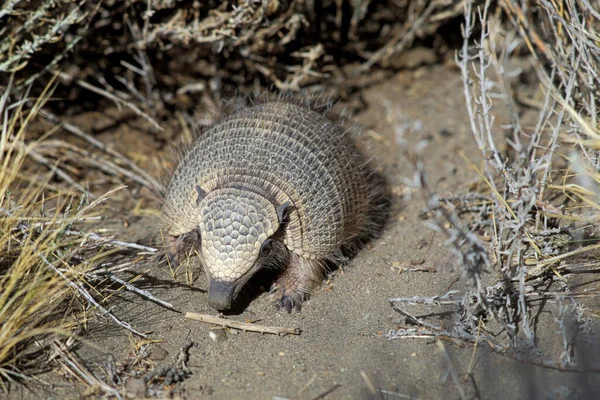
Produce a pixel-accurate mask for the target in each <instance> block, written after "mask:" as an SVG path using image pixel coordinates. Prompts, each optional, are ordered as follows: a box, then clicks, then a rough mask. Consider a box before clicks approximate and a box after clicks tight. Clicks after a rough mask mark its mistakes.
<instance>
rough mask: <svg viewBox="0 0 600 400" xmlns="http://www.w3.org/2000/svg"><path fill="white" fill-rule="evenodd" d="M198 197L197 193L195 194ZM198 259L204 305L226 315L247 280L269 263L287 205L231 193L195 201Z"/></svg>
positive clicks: (225, 191)
mask: <svg viewBox="0 0 600 400" xmlns="http://www.w3.org/2000/svg"><path fill="white" fill-rule="evenodd" d="M199 196H200V193H199ZM198 205H199V211H200V221H199V232H200V243H201V245H200V249H201V252H200V257H201V259H202V264H203V266H204V269H205V271H206V273H207V276H208V280H209V290H208V296H209V302H210V305H211V306H212V307H213V308H215V309H217V310H227V309H229V308H231V305H232V303H233V301H234V300H235V298H236V297H237V295H238V294H239V292H240V290H241V288H242V287H243V286H244V284H245V283H246V282H248V280H249V279H250V277H251V276H252V275H253V274H254V273H255V272H256V271H257V270H259V269H260V268H261V267H262V266H263V265H265V263H267V262H268V261H269V258H270V256H271V254H270V253H271V252H272V248H273V244H274V241H273V240H272V239H271V237H272V236H273V235H274V234H275V233H276V232H277V230H278V229H279V225H280V223H281V220H282V218H283V213H284V211H285V208H287V204H285V205H284V206H281V207H276V206H275V205H273V203H271V202H270V201H269V200H267V199H266V198H264V197H262V196H260V195H258V194H256V193H254V192H249V191H245V190H238V189H233V188H225V189H217V190H214V191H211V192H210V193H208V194H207V195H206V196H204V197H203V198H202V199H200V198H199V203H198Z"/></svg>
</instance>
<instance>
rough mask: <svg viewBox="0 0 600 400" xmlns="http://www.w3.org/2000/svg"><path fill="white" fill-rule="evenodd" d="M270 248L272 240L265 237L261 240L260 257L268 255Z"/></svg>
mask: <svg viewBox="0 0 600 400" xmlns="http://www.w3.org/2000/svg"><path fill="white" fill-rule="evenodd" d="M271 250H273V240H272V239H267V240H265V241H264V242H263V244H262V246H260V255H261V256H262V257H265V256H268V255H269V254H271Z"/></svg>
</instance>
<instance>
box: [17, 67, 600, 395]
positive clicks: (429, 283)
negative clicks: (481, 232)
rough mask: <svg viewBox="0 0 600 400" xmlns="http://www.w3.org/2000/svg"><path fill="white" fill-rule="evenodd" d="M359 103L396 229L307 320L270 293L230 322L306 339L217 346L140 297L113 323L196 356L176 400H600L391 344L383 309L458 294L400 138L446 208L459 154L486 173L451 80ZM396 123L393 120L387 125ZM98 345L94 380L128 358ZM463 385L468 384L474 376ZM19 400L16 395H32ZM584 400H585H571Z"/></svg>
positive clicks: (146, 233) (451, 351) (163, 278)
mask: <svg viewBox="0 0 600 400" xmlns="http://www.w3.org/2000/svg"><path fill="white" fill-rule="evenodd" d="M361 95H362V96H363V100H364V102H365V104H366V105H367V107H366V109H365V110H364V111H362V112H360V113H358V114H357V115H355V117H354V120H355V121H356V122H357V123H359V124H360V125H362V126H363V127H364V129H363V133H362V135H361V137H360V138H359V142H360V143H361V145H362V146H363V147H364V148H365V152H366V153H367V154H369V155H371V156H373V157H374V161H375V163H376V164H377V165H378V166H379V167H380V168H381V170H382V172H383V173H384V175H385V176H386V178H387V181H388V183H389V185H390V188H391V192H392V193H393V198H392V203H393V206H392V213H391V216H390V220H389V224H388V226H387V227H386V229H385V231H384V232H383V233H382V235H381V236H380V237H379V238H378V239H377V240H375V241H373V242H372V243H370V244H369V246H367V248H365V249H363V250H362V251H361V252H360V253H359V254H358V255H357V256H356V257H355V258H354V259H353V260H352V261H351V262H350V264H349V265H347V266H346V267H345V268H344V270H343V271H340V272H338V273H337V274H335V276H334V277H333V278H332V279H331V280H330V281H329V282H327V283H326V284H324V285H323V286H322V287H321V288H320V289H319V290H317V291H316V293H315V294H314V295H313V297H312V298H311V299H310V300H309V301H308V302H307V303H305V305H304V307H303V309H302V312H301V313H294V314H291V315H289V314H287V313H284V312H278V311H276V310H275V308H274V306H273V305H272V304H271V303H270V302H269V300H268V296H267V295H266V294H264V293H263V294H262V295H260V296H259V297H258V298H256V299H255V300H254V301H252V302H251V303H250V304H249V305H248V307H247V308H246V309H245V310H244V311H243V312H242V313H241V314H239V315H233V316H229V318H232V319H236V320H239V321H259V322H258V323H260V324H263V325H274V326H286V327H299V328H301V329H302V334H301V335H299V336H284V337H278V336H274V335H260V334H257V333H251V332H237V333H234V332H231V331H226V333H225V335H224V336H223V337H222V340H219V341H215V340H212V339H211V338H210V337H209V332H210V328H211V327H210V326H208V325H206V324H202V323H199V322H195V321H190V320H186V319H184V318H183V316H182V315H181V314H179V313H176V312H173V311H169V310H166V309H164V308H161V307H159V306H157V305H154V304H152V303H149V302H147V301H144V300H141V299H139V298H136V297H132V296H124V298H123V301H121V302H119V303H118V306H117V307H116V308H115V309H114V311H115V313H116V314H117V315H118V316H119V317H120V318H122V319H124V320H127V321H129V322H130V323H131V324H132V325H134V326H135V327H136V328H137V329H140V330H142V331H151V332H152V334H151V335H150V338H151V339H153V340H159V341H160V343H155V344H152V345H151V347H152V349H153V352H154V353H155V354H161V355H160V356H156V357H155V361H156V362H157V363H158V364H160V363H167V362H172V361H173V360H174V359H175V358H176V357H177V354H178V352H179V349H180V348H181V347H182V346H183V345H184V344H185V343H187V342H189V341H193V342H194V346H193V347H192V348H191V349H190V351H189V354H190V359H189V367H190V369H191V372H192V374H191V376H190V377H189V378H188V379H186V380H185V381H184V382H183V383H181V384H180V385H179V393H180V395H181V396H182V397H187V398H190V399H193V398H199V397H203V396H206V397H211V398H214V399H230V398H244V399H273V398H277V397H280V398H289V399H321V398H327V399H365V398H386V399H408V398H421V399H454V398H456V399H460V398H477V396H478V397H479V398H483V399H492V398H533V399H535V398H540V399H541V398H548V399H561V398H565V399H566V398H588V397H587V396H593V394H592V393H593V388H596V390H597V388H598V386H599V385H600V382H599V381H598V375H586V374H565V373H560V372H558V371H552V370H548V369H543V368H539V367H535V366H532V365H528V364H522V363H519V362H516V361H512V360H511V359H509V358H507V357H504V356H501V355H496V354H491V353H489V352H488V351H486V350H485V349H484V347H485V346H481V347H479V348H478V349H477V350H476V351H473V348H465V349H460V348H458V347H456V348H455V347H453V346H452V345H451V344H450V343H446V345H445V349H446V351H441V350H440V348H439V347H438V346H437V345H436V344H435V343H433V342H429V341H427V340H425V339H402V340H392V341H390V340H386V338H385V333H387V331H388V330H390V329H394V328H396V327H397V326H398V324H399V323H401V324H402V323H404V321H403V320H401V319H400V316H399V315H398V314H397V313H395V312H394V310H393V309H392V307H390V304H389V302H388V299H389V298H391V297H398V296H403V297H407V296H414V295H421V296H427V295H437V294H443V293H445V292H446V291H447V290H448V289H449V288H453V289H454V288H455V289H460V288H461V285H462V283H461V282H460V281H458V279H459V278H460V274H459V273H458V272H457V271H455V268H454V260H453V258H452V257H451V256H450V253H449V252H448V250H447V249H446V248H445V247H444V246H443V243H442V240H441V238H439V237H435V235H433V232H432V231H431V230H429V229H428V228H427V227H425V226H424V224H423V221H422V220H421V219H420V218H419V214H420V211H421V210H422V207H423V204H422V200H421V197H420V196H419V195H418V194H414V193H413V195H412V196H411V197H409V196H407V195H408V194H410V189H408V188H407V187H406V186H405V185H404V184H403V178H404V177H406V176H410V175H411V174H412V171H411V169H410V167H409V164H408V162H407V161H406V160H405V158H404V156H403V153H402V149H401V148H400V147H399V146H398V145H397V144H396V140H395V135H396V132H395V129H396V128H397V127H398V126H400V125H402V124H403V123H407V124H411V125H412V126H414V127H417V128H419V127H420V129H417V131H420V133H416V132H415V131H412V132H408V133H407V136H406V139H407V140H408V142H409V144H411V145H414V144H416V143H417V142H418V141H419V140H421V139H428V140H429V141H430V144H429V146H428V147H427V149H426V152H425V154H426V160H427V165H426V168H427V171H428V173H429V179H430V182H431V184H432V186H434V187H435V188H436V190H438V192H440V193H442V194H447V193H449V192H456V191H459V190H460V189H461V188H464V185H465V184H467V183H469V182H471V181H472V179H473V178H474V174H473V172H471V171H468V170H467V167H466V165H465V162H464V161H463V159H462V158H461V157H460V155H459V152H461V151H462V152H464V153H465V154H466V155H467V157H469V158H471V159H473V160H477V159H478V157H479V152H478V150H477V148H476V147H475V144H474V142H473V140H472V137H471V133H470V131H469V129H468V122H467V119H466V111H465V109H464V105H463V96H462V92H461V82H460V77H459V76H458V73H457V71H456V70H453V69H451V68H447V67H444V66H432V67H425V68H421V69H418V70H416V71H410V72H406V73H402V74H400V75H397V76H396V77H394V78H393V79H391V80H390V81H386V82H384V83H382V84H379V85H377V86H374V87H371V88H369V89H367V90H365V91H364V92H363V93H362V94H361ZM388 110H392V111H394V112H395V115H396V117H394V118H390V115H389V112H388ZM127 219H128V222H129V225H128V227H127V228H122V224H121V220H120V219H115V221H116V222H114V223H115V227H117V226H118V227H119V228H118V229H120V230H121V232H119V233H118V235H117V236H119V235H123V236H122V237H126V238H127V239H128V240H130V241H135V240H137V241H138V242H139V243H145V244H148V243H152V242H153V241H156V236H157V232H158V221H157V218H156V217H154V216H142V217H139V216H134V215H133V214H130V215H129V216H128V217H127ZM411 261H412V262H413V263H414V264H418V265H419V266H421V267H428V268H431V272H407V273H403V274H400V275H399V274H398V271H397V270H395V269H394V268H393V266H395V265H399V264H401V263H407V262H411ZM147 269H148V266H143V267H140V270H144V271H146V270H147ZM433 271H435V272H433ZM149 275H151V276H153V277H154V280H150V279H146V280H145V282H140V284H141V285H142V286H144V287H145V288H146V289H148V290H151V291H152V292H153V293H154V294H155V295H156V296H157V297H159V298H161V299H164V300H166V301H170V302H171V303H173V305H174V306H175V307H176V308H177V309H179V310H182V311H195V312H200V313H209V314H213V315H215V314H216V313H215V312H214V311H213V310H211V309H210V308H209V306H208V302H207V294H206V292H205V290H204V289H206V280H205V278H204V275H203V274H197V275H198V279H197V280H196V282H195V284H194V287H195V288H194V289H192V288H190V287H188V286H186V285H185V284H182V283H177V282H174V281H172V279H171V277H170V275H169V274H168V272H167V271H162V270H158V269H156V268H153V269H152V270H151V271H150V272H149ZM183 280H184V278H183V277H181V278H180V281H183ZM254 289H255V290H256V289H258V288H256V287H255V288H254ZM436 311H438V310H436ZM548 315H550V314H549V313H548ZM547 319H548V321H549V322H548V323H547V324H546V325H544V322H541V323H540V325H539V326H540V328H539V332H538V334H540V335H541V336H542V337H545V338H546V339H544V340H542V344H544V345H546V342H547V345H548V346H554V345H555V342H556V340H554V339H553V337H556V334H557V331H556V329H557V328H556V326H555V325H552V324H551V322H552V321H551V319H552V318H551V317H550V316H549V317H548V318H547ZM544 329H547V332H544ZM90 331H91V333H90V335H89V336H88V340H89V341H91V342H92V343H93V344H94V345H96V346H97V348H95V349H93V348H91V347H86V346H83V347H81V348H80V349H79V354H80V356H81V357H82V358H83V359H85V360H87V361H88V364H89V365H90V366H94V365H95V363H99V364H101V363H102V362H103V361H105V360H106V359H107V357H109V356H112V357H113V358H114V360H116V361H117V362H119V361H120V360H124V359H126V358H127V357H129V356H130V352H131V349H132V345H131V340H130V337H129V335H128V334H127V333H126V332H124V331H123V330H120V329H116V328H115V327H113V326H111V325H110V324H109V323H108V322H105V321H95V322H92V323H91V324H90ZM165 351H166V353H165ZM468 371H472V374H471V375H467V372H468ZM453 376H456V377H457V380H456V381H455V380H454V379H453ZM377 389H382V390H384V391H388V393H383V392H381V393H380V392H377ZM55 391H56V394H53V393H55ZM17 392H18V393H13V394H14V395H16V396H19V395H23V394H27V393H28V392H21V391H17ZM41 393H43V397H52V396H54V397H55V398H61V397H63V396H67V397H71V396H73V397H77V396H79V395H80V394H76V393H77V391H76V390H75V389H71V388H70V386H68V385H66V384H65V383H64V382H57V384H56V386H55V388H54V389H53V390H51V391H43V392H41ZM595 393H596V394H598V393H597V392H595ZM29 394H31V393H29ZM577 394H578V395H579V396H580V397H570V396H572V395H577ZM38 395H40V392H37V394H36V396H38ZM589 398H591V397H589Z"/></svg>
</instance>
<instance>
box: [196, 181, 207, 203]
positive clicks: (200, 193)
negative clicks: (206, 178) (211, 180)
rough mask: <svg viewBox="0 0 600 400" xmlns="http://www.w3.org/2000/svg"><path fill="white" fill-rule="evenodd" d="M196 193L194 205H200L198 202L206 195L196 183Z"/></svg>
mask: <svg viewBox="0 0 600 400" xmlns="http://www.w3.org/2000/svg"><path fill="white" fill-rule="evenodd" d="M196 193H197V194H198V197H196V205H197V206H198V207H200V202H201V201H202V199H204V197H205V196H206V192H205V191H204V190H203V189H202V188H201V187H200V185H196Z"/></svg>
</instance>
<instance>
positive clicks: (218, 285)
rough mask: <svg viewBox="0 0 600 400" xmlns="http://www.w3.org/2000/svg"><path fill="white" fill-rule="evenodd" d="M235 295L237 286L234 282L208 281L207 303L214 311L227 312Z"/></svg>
mask: <svg viewBox="0 0 600 400" xmlns="http://www.w3.org/2000/svg"><path fill="white" fill-rule="evenodd" d="M236 295H237V285H236V284H235V282H219V281H215V280H211V281H210V285H209V287H208V302H209V303H210V305H211V307H213V308H214V309H215V310H218V311H225V310H229V309H230V308H231V305H232V303H233V301H234V300H235V297H236Z"/></svg>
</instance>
